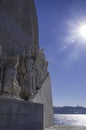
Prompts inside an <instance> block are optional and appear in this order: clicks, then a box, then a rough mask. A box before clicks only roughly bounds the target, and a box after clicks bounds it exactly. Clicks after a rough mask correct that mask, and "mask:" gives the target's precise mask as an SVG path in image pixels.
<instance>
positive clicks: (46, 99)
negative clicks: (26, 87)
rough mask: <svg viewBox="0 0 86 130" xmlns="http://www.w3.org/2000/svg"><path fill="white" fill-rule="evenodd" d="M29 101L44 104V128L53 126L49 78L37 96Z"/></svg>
mask: <svg viewBox="0 0 86 130" xmlns="http://www.w3.org/2000/svg"><path fill="white" fill-rule="evenodd" d="M31 101H33V102H38V103H43V104H44V127H49V126H51V125H53V111H52V95H51V81H50V76H48V77H47V79H46V80H45V82H44V83H43V85H42V87H41V89H40V90H39V92H38V94H37V95H35V97H34V98H33V99H32V100H31Z"/></svg>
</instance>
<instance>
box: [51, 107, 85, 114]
mask: <svg viewBox="0 0 86 130" xmlns="http://www.w3.org/2000/svg"><path fill="white" fill-rule="evenodd" d="M53 111H54V114H86V108H85V107H80V106H76V107H72V106H64V107H53Z"/></svg>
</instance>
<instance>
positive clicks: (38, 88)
mask: <svg viewBox="0 0 86 130" xmlns="http://www.w3.org/2000/svg"><path fill="white" fill-rule="evenodd" d="M0 97H1V98H3V97H4V98H6V100H7V98H8V99H9V98H10V99H16V100H18V101H22V102H23V101H24V100H26V101H27V102H28V103H29V102H35V103H40V104H43V105H44V109H43V111H42V112H43V115H44V116H43V117H44V119H43V124H44V127H49V126H50V125H52V124H53V108H52V96H51V83H50V74H49V72H48V61H47V60H46V57H45V55H44V50H43V49H40V47H39V40H38V22H37V15H36V9H35V5H34V1H33V0H0ZM11 102H12V101H11ZM13 102H14V100H13ZM34 107H35V106H34ZM10 109H13V108H12V107H11V108H10ZM34 110H35V109H34ZM41 115H42V114H41ZM41 118H42V117H41ZM28 119H29V118H28ZM37 128H38V127H37ZM33 130H35V129H33ZM37 130H38V129H37Z"/></svg>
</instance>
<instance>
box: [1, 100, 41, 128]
mask: <svg viewBox="0 0 86 130" xmlns="http://www.w3.org/2000/svg"><path fill="white" fill-rule="evenodd" d="M0 130H43V105H42V104H38V103H28V102H25V101H17V100H14V99H6V98H0Z"/></svg>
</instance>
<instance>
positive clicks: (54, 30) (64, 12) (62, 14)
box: [34, 0, 86, 106]
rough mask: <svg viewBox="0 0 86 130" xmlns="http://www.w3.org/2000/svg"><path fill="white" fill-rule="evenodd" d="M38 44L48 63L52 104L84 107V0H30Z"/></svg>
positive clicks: (85, 59) (85, 51) (85, 45)
mask: <svg viewBox="0 0 86 130" xmlns="http://www.w3.org/2000/svg"><path fill="white" fill-rule="evenodd" d="M34 1H35V4H36V10H37V16H38V26H39V43H40V47H41V48H44V50H45V54H46V58H47V60H48V62H49V68H48V69H49V72H50V75H51V83H52V95H53V105H54V106H68V105H70V106H76V105H80V106H86V101H85V99H86V39H83V38H82V37H81V36H80V35H79V34H78V31H77V29H78V28H80V24H81V25H83V24H85V23H86V0H34Z"/></svg>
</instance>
